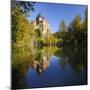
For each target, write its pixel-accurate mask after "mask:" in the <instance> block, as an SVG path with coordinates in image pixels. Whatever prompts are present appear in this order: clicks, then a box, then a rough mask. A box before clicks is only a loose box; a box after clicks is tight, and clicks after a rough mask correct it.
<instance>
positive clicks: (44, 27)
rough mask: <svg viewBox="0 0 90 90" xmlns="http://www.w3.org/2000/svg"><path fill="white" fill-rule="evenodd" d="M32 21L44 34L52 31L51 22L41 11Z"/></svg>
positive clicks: (35, 27)
mask: <svg viewBox="0 0 90 90" xmlns="http://www.w3.org/2000/svg"><path fill="white" fill-rule="evenodd" d="M31 23H32V25H33V26H34V29H39V30H41V32H42V35H43V36H46V35H47V33H49V31H50V26H49V23H48V22H47V20H45V18H44V17H43V16H41V14H40V13H39V14H38V15H37V17H36V20H33V21H32V22H31Z"/></svg>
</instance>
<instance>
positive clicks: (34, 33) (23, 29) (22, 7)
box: [11, 1, 87, 52]
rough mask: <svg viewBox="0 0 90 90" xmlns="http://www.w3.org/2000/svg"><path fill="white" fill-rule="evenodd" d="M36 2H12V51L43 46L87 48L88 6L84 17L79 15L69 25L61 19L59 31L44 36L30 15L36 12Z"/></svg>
mask: <svg viewBox="0 0 90 90" xmlns="http://www.w3.org/2000/svg"><path fill="white" fill-rule="evenodd" d="M34 4H35V3H34V2H24V1H22V2H20V1H18V2H17V1H13V2H12V4H11V21H12V25H11V28H12V31H11V32H12V48H13V49H12V52H17V51H19V49H25V48H32V47H33V48H34V47H37V46H38V47H43V46H58V47H61V46H66V47H69V46H74V47H83V48H87V8H86V10H85V12H84V18H83V19H81V17H80V16H79V15H77V16H75V18H74V20H73V21H71V23H70V24H69V25H68V26H67V25H66V23H65V21H64V20H62V21H60V25H59V27H58V29H59V30H58V32H55V33H47V36H46V37H43V36H42V33H41V32H40V30H38V29H36V30H34V27H33V26H32V24H31V22H30V21H29V20H28V17H30V16H31V15H32V13H31V12H34V10H35V8H34Z"/></svg>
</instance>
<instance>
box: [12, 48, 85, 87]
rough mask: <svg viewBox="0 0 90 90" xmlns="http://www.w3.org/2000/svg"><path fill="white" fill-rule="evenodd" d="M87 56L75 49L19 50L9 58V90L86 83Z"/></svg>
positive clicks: (81, 49)
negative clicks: (10, 73) (10, 74)
mask: <svg viewBox="0 0 90 90" xmlns="http://www.w3.org/2000/svg"><path fill="white" fill-rule="evenodd" d="M21 51H22V53H21ZM86 55H87V54H86V50H85V48H76V47H68V48H67V47H62V48H57V47H43V48H32V50H31V49H24V50H20V52H19V51H18V53H14V55H12V56H13V57H12V67H13V68H12V88H32V87H48V86H62V85H80V84H86V83H87V75H86V73H87V70H86V69H87V58H86Z"/></svg>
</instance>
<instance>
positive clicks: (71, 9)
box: [29, 2, 86, 33]
mask: <svg viewBox="0 0 90 90" xmlns="http://www.w3.org/2000/svg"><path fill="white" fill-rule="evenodd" d="M34 8H35V11H34V12H32V14H31V16H30V18H29V19H30V21H31V20H35V18H36V16H37V15H38V14H39V13H41V15H42V16H44V17H45V19H46V20H47V21H48V22H49V24H50V31H51V32H52V33H53V32H56V31H58V30H59V25H60V22H61V21H62V19H64V21H65V23H66V25H69V24H70V22H72V20H73V19H74V18H75V16H76V15H80V17H81V18H83V17H84V11H85V9H86V6H85V5H70V4H57V3H41V2H37V3H35V6H34Z"/></svg>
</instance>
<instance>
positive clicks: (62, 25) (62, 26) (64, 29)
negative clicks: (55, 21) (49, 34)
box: [60, 20, 66, 32]
mask: <svg viewBox="0 0 90 90" xmlns="http://www.w3.org/2000/svg"><path fill="white" fill-rule="evenodd" d="M60 31H61V32H65V31H66V25H65V22H64V20H62V22H61V24H60Z"/></svg>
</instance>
